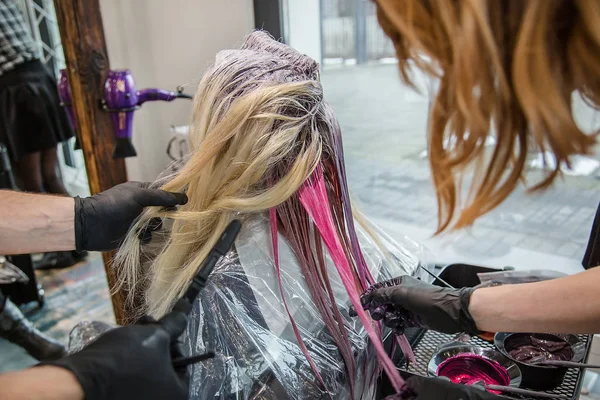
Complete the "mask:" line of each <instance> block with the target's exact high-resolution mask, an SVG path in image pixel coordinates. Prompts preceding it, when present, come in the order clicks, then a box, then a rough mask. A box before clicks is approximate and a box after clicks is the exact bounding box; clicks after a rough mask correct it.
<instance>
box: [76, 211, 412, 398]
mask: <svg viewBox="0 0 600 400" xmlns="http://www.w3.org/2000/svg"><path fill="white" fill-rule="evenodd" d="M372 229H373V230H374V231H376V232H377V234H378V240H379V243H376V242H375V241H374V240H373V239H372V238H371V236H370V235H368V234H367V232H366V231H365V230H364V229H363V228H362V227H361V226H360V224H358V223H357V235H358V238H359V242H360V245H361V249H362V252H363V255H364V257H365V261H366V263H367V265H369V267H370V269H371V273H372V274H373V277H374V278H375V280H376V281H381V280H386V279H390V278H392V277H395V276H398V275H405V274H408V275H416V273H417V270H418V267H419V261H420V260H419V258H418V257H417V256H416V255H415V252H414V251H409V250H407V249H408V248H410V249H411V250H413V249H414V246H415V244H414V242H410V243H409V242H408V240H407V241H406V243H405V245H400V244H398V243H396V242H394V241H393V240H392V239H391V238H389V237H388V236H387V235H385V234H384V233H383V232H381V231H379V230H378V229H377V228H372ZM270 235H271V233H270V226H269V220H268V216H267V215H266V214H264V215H255V216H253V217H251V218H249V219H248V218H246V219H245V220H244V221H243V227H242V230H241V232H240V234H239V236H238V238H237V240H236V242H235V245H234V249H232V251H230V252H229V253H228V254H227V255H226V256H225V257H223V258H222V259H221V260H220V261H219V263H218V264H217V266H216V267H215V269H214V271H213V273H212V274H211V276H210V278H209V280H208V283H207V286H206V288H205V289H204V291H203V292H202V293H201V294H200V296H198V298H197V299H196V301H195V303H194V306H193V309H192V311H191V314H190V319H189V322H188V327H187V330H186V332H185V333H184V335H183V342H184V348H185V351H186V352H187V353H188V354H200V353H204V352H207V351H214V352H215V353H216V354H217V355H216V357H215V358H213V359H210V360H206V361H203V362H200V363H198V364H195V365H192V366H190V367H189V372H190V395H189V398H190V399H194V400H200V399H202V400H204V399H223V400H225V399H227V400H231V399H278V400H283V399H311V400H312V399H331V398H333V399H349V398H352V396H351V393H350V387H349V384H348V376H347V372H346V369H345V367H344V363H343V360H342V358H341V356H340V355H339V353H338V349H337V346H336V344H335V342H334V341H333V339H332V337H331V335H330V334H329V333H328V331H327V329H326V328H325V327H324V324H323V321H322V318H321V317H320V314H319V312H318V311H317V308H316V306H315V304H314V302H313V301H312V298H311V296H310V293H309V291H308V287H307V285H306V282H305V280H304V277H303V276H302V275H301V271H300V267H299V265H298V261H297V259H296V257H295V256H294V254H293V252H292V250H291V249H290V247H289V246H288V245H287V242H286V240H285V239H284V238H283V237H282V236H281V235H280V236H279V257H280V268H281V280H282V284H283V288H284V294H285V298H286V301H287V304H288V307H289V309H290V312H291V314H292V315H293V318H294V320H295V322H296V324H297V326H298V328H299V330H300V332H301V335H302V338H303V340H304V342H305V344H306V346H307V348H308V351H309V353H310V355H311V357H312V358H313V360H314V362H315V363H316V365H317V368H318V370H319V372H320V374H321V376H322V377H323V379H324V381H325V384H326V389H325V388H323V387H322V386H321V385H320V384H319V383H318V381H317V379H316V378H315V376H314V374H313V371H312V370H311V368H310V365H309V364H308V362H307V360H306V358H305V356H304V354H303V353H302V351H301V350H300V347H299V345H298V343H297V340H296V337H295V335H294V332H293V330H292V327H291V324H290V320H289V318H288V315H287V313H286V311H285V308H284V306H283V301H282V298H281V292H280V289H279V285H278V280H277V275H276V269H275V265H274V262H273V250H272V244H271V236H270ZM326 263H327V268H328V273H329V279H330V282H331V286H332V290H333V292H334V298H335V300H336V303H337V306H338V308H339V310H340V313H341V315H342V317H343V319H344V322H345V326H346V329H347V333H348V338H349V340H350V342H351V345H352V348H353V352H354V355H355V357H356V360H357V367H358V368H357V374H358V375H357V376H356V382H357V388H356V389H355V393H354V398H356V399H359V398H363V399H373V398H374V397H375V391H376V389H377V388H376V383H377V376H375V371H376V370H377V368H376V367H377V365H376V363H377V357H376V354H375V351H374V350H373V349H372V348H371V346H370V345H369V339H368V337H367V334H366V332H365V329H364V327H363V326H362V323H361V322H360V320H358V319H356V318H351V317H350V316H349V314H348V310H349V306H350V300H349V297H348V294H347V292H346V290H345V288H344V286H343V284H342V282H341V279H340V277H339V274H338V272H337V270H336V268H335V266H334V264H333V262H332V261H331V259H330V258H329V257H328V254H327V252H326ZM83 327H86V328H89V325H88V326H85V325H84V326H83ZM77 336H80V337H81V336H82V335H81V334H79V335H78V333H77V328H76V329H75V330H74V331H73V334H72V335H71V337H72V338H73V337H77ZM85 336H87V337H90V336H91V335H90V334H89V332H88V333H86V335H85ZM75 344H76V343H73V342H71V343H70V345H71V346H73V345H75Z"/></svg>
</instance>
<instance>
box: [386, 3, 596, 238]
mask: <svg viewBox="0 0 600 400" xmlns="http://www.w3.org/2000/svg"><path fill="white" fill-rule="evenodd" d="M375 2H376V3H377V16H378V19H379V22H380V24H381V26H382V27H383V30H384V31H385V33H386V34H387V35H388V36H389V37H390V38H391V39H392V41H393V43H394V47H395V49H396V54H397V56H398V60H399V66H400V73H401V77H402V79H403V81H404V82H406V83H408V84H410V85H413V86H414V83H413V79H412V75H411V72H412V71H411V69H412V68H414V67H417V68H419V69H421V70H423V71H425V72H426V73H428V74H429V75H431V76H433V77H436V78H439V92H438V93H437V96H436V98H435V101H434V104H433V107H432V111H431V115H430V125H429V127H430V128H429V133H428V135H429V140H428V147H429V162H430V165H431V169H432V174H433V181H434V184H435V188H436V195H437V200H438V232H441V231H443V230H445V229H446V228H448V227H453V228H461V227H464V226H467V225H470V224H472V223H473V222H474V221H475V219H476V218H478V217H479V216H481V215H483V214H485V213H487V212H488V211H490V210H492V209H493V208H494V207H496V206H497V205H499V204H500V203H501V202H502V201H503V200H504V199H506V198H507V197H508V196H509V195H510V193H511V192H512V191H513V190H514V189H515V188H516V186H517V185H518V183H519V181H520V180H522V179H523V178H524V175H525V165H526V157H527V152H528V151H530V150H532V149H535V150H539V151H542V152H544V151H548V152H549V153H550V154H552V158H553V159H554V160H553V162H554V163H555V164H554V165H556V167H555V168H554V170H552V171H550V172H549V173H547V174H546V176H545V177H544V178H543V179H542V180H541V181H540V182H537V183H535V185H534V186H532V187H531V190H533V191H535V190H540V189H544V188H547V187H548V186H550V185H551V184H552V182H553V181H554V180H555V179H556V177H557V176H558V175H559V173H560V170H561V167H562V166H563V165H565V164H566V165H569V157H570V156H572V155H575V154H589V153H591V151H592V147H593V146H594V144H595V143H596V134H597V132H594V133H593V134H586V133H584V132H582V131H581V130H580V129H579V127H578V126H577V125H576V123H575V120H574V117H573V110H572V108H571V95H572V94H573V92H579V94H581V95H582V96H583V97H584V99H585V100H587V101H588V102H589V103H590V104H592V105H594V106H598V104H600V103H599V101H600V1H597V0H401V1H398V0H375ZM492 129H493V130H494V131H495V139H496V144H495V146H494V148H493V151H492V154H491V155H488V156H484V146H485V143H486V139H487V137H488V136H490V135H492V133H491V131H492ZM471 164H473V165H474V177H473V182H472V184H471V187H470V191H469V198H468V199H467V201H466V202H465V203H464V204H462V203H461V201H459V193H460V186H461V177H462V176H463V175H464V173H465V170H466V168H467V166H469V165H471ZM459 209H460V211H458V210H459ZM457 212H458V214H459V215H458V217H456V216H455V214H456V213H457Z"/></svg>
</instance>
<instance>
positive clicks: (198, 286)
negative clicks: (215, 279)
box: [173, 219, 242, 314]
mask: <svg viewBox="0 0 600 400" xmlns="http://www.w3.org/2000/svg"><path fill="white" fill-rule="evenodd" d="M241 228H242V223H241V222H240V221H238V220H237V219H234V220H233V221H231V222H230V223H229V225H228V226H227V228H225V231H223V234H222V235H221V237H220V238H219V240H218V241H217V243H216V244H215V246H214V247H213V248H212V250H211V251H210V253H208V257H206V259H205V260H204V262H203V263H202V266H201V267H200V271H199V272H198V274H196V276H195V277H194V279H193V280H192V283H191V284H190V287H189V288H188V290H187V291H186V292H185V294H184V295H183V297H182V298H181V299H179V300H178V301H177V303H175V306H174V307H173V310H176V311H181V312H183V313H185V314H189V313H190V311H191V310H192V304H194V301H195V300H196V297H198V294H200V291H201V290H202V289H204V287H205V286H206V281H207V280H208V276H209V275H210V274H211V272H212V271H213V269H214V268H215V265H217V262H218V261H219V259H220V258H221V257H222V256H224V255H225V254H227V252H228V251H229V250H230V249H231V246H233V242H234V241H235V238H236V237H237V235H238V233H239V232H240V229H241Z"/></svg>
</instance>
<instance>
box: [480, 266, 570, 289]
mask: <svg viewBox="0 0 600 400" xmlns="http://www.w3.org/2000/svg"><path fill="white" fill-rule="evenodd" d="M563 276H567V275H566V274H563V273H562V272H558V271H553V270H547V269H539V270H529V271H498V272H484V273H480V274H477V277H478V278H479V280H480V281H481V285H478V286H479V287H487V286H499V285H511V284H517V283H530V282H540V281H547V280H550V279H556V278H562V277H563Z"/></svg>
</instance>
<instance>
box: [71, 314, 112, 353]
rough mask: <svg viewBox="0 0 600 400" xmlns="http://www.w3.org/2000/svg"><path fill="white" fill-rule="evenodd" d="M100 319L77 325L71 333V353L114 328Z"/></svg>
mask: <svg viewBox="0 0 600 400" xmlns="http://www.w3.org/2000/svg"><path fill="white" fill-rule="evenodd" d="M113 328H114V327H112V326H111V325H109V324H107V323H104V322H100V321H82V322H80V323H78V324H77V325H75V327H74V328H73V329H72V330H71V333H70V334H69V354H72V353H76V352H78V351H79V350H81V349H83V348H84V347H85V346H87V345H88V344H90V343H91V342H93V341H94V340H96V338H98V336H100V335H102V334H103V333H105V332H108V331H109V330H111V329H113Z"/></svg>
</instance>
